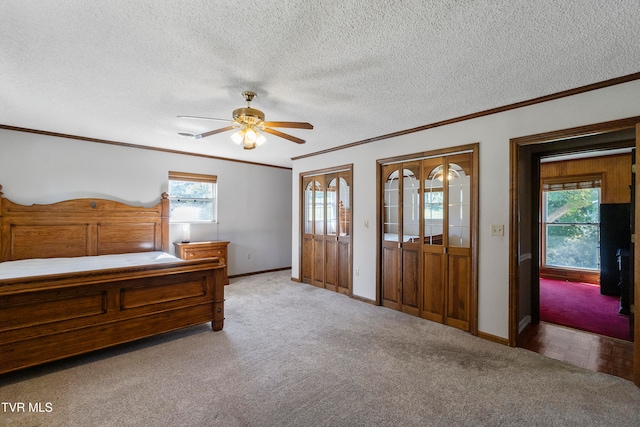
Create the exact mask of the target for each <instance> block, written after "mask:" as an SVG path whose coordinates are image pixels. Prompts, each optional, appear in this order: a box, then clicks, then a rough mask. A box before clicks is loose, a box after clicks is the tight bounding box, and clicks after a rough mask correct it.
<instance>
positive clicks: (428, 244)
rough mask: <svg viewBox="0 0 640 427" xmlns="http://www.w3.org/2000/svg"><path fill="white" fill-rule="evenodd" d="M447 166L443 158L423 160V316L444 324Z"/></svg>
mask: <svg viewBox="0 0 640 427" xmlns="http://www.w3.org/2000/svg"><path fill="white" fill-rule="evenodd" d="M444 170H445V165H444V159H443V158H442V157H437V158H432V159H425V160H423V161H422V178H423V183H422V191H423V195H422V200H423V206H424V209H423V215H424V216H423V229H424V238H423V245H422V262H423V267H422V271H423V277H422V311H421V313H420V315H421V316H422V317H424V318H425V319H429V320H432V321H434V322H439V323H444V319H445V316H444V313H445V277H446V275H445V271H446V270H445V267H446V257H445V252H446V246H445V244H444V241H445V237H444V236H445V226H444V224H445V218H446V206H447V205H446V192H445V191H444V180H445V173H444Z"/></svg>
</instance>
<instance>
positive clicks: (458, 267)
mask: <svg viewBox="0 0 640 427" xmlns="http://www.w3.org/2000/svg"><path fill="white" fill-rule="evenodd" d="M446 166H447V169H448V171H449V172H448V176H447V180H446V182H447V185H446V188H447V219H448V227H447V233H446V235H447V282H446V283H447V295H446V299H447V311H446V314H447V317H446V324H447V325H450V326H454V327H456V328H459V329H462V330H465V331H468V330H469V321H470V316H471V307H470V305H471V283H472V265H471V233H472V230H471V224H472V221H471V209H472V205H473V203H474V200H473V197H472V194H473V192H472V191H471V185H472V182H471V178H472V174H473V170H472V154H471V153H464V154H456V155H452V156H449V157H447V158H446Z"/></svg>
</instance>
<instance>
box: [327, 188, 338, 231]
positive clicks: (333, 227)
mask: <svg viewBox="0 0 640 427" xmlns="http://www.w3.org/2000/svg"><path fill="white" fill-rule="evenodd" d="M337 183H338V179H337V178H333V179H332V180H331V181H330V182H329V185H327V196H326V197H327V233H326V234H329V235H335V234H337V232H338V219H337V216H336V215H337V212H338V206H337V204H338V191H337V190H338V187H337Z"/></svg>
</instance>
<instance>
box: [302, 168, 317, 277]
mask: <svg viewBox="0 0 640 427" xmlns="http://www.w3.org/2000/svg"><path fill="white" fill-rule="evenodd" d="M316 184H317V183H316V181H315V180H314V179H313V178H311V177H304V178H303V180H302V187H303V188H304V192H303V202H302V203H303V208H302V210H303V213H302V215H303V218H302V224H303V225H302V282H303V283H308V284H311V282H312V280H313V258H314V257H313V228H314V220H313V217H314V209H313V197H314V187H315V185H316Z"/></svg>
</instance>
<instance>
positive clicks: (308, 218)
mask: <svg viewBox="0 0 640 427" xmlns="http://www.w3.org/2000/svg"><path fill="white" fill-rule="evenodd" d="M304 233H305V234H312V233H313V181H312V182H310V183H308V184H307V186H306V187H305V189H304Z"/></svg>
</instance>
